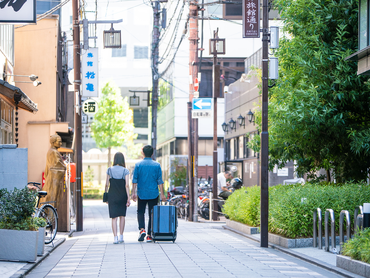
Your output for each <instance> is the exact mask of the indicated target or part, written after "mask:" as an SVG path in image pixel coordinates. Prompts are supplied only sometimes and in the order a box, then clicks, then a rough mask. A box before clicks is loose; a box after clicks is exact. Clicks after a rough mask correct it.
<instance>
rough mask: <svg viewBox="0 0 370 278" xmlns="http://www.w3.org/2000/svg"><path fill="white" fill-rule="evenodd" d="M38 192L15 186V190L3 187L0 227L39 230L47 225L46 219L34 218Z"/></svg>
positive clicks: (0, 199)
mask: <svg viewBox="0 0 370 278" xmlns="http://www.w3.org/2000/svg"><path fill="white" fill-rule="evenodd" d="M36 199H37V192H36V191H34V190H29V189H28V188H27V187H25V188H23V189H17V188H15V189H14V190H13V191H8V190H6V189H2V190H1V193H0V229H11V230H31V231H37V230H38V228H39V227H45V226H46V222H45V220H44V219H40V218H33V217H32V214H33V213H34V212H35V205H36Z"/></svg>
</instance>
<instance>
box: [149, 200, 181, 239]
mask: <svg viewBox="0 0 370 278" xmlns="http://www.w3.org/2000/svg"><path fill="white" fill-rule="evenodd" d="M176 209H177V208H176V207H175V206H160V205H159V206H154V207H153V210H152V237H153V242H156V241H172V242H175V240H176V236H177V211H176Z"/></svg>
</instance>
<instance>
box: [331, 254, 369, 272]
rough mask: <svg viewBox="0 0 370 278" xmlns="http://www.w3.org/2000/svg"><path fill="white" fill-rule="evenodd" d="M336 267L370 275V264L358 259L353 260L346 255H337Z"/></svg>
mask: <svg viewBox="0 0 370 278" xmlns="http://www.w3.org/2000/svg"><path fill="white" fill-rule="evenodd" d="M337 267H340V268H343V269H345V270H348V271H349V272H352V273H355V274H357V275H360V276H363V277H370V264H368V263H365V262H362V261H358V260H353V259H351V258H350V257H347V256H342V255H338V256H337Z"/></svg>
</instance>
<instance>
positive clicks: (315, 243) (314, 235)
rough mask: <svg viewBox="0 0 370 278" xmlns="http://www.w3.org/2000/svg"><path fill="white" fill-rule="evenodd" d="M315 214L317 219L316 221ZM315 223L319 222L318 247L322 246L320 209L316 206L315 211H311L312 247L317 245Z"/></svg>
mask: <svg viewBox="0 0 370 278" xmlns="http://www.w3.org/2000/svg"><path fill="white" fill-rule="evenodd" d="M317 216H318V218H319V221H318V223H317ZM317 224H319V233H318V235H319V249H321V248H322V213H321V209H320V208H317V211H314V212H313V247H317Z"/></svg>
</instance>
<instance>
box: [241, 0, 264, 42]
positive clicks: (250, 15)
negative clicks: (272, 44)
mask: <svg viewBox="0 0 370 278" xmlns="http://www.w3.org/2000/svg"><path fill="white" fill-rule="evenodd" d="M259 37H260V1H259V0H243V38H259Z"/></svg>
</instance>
